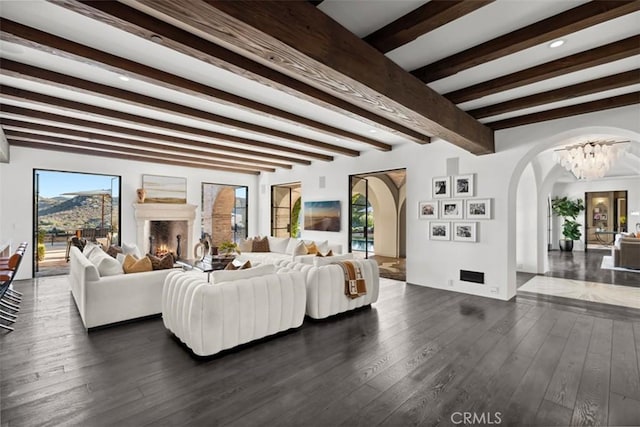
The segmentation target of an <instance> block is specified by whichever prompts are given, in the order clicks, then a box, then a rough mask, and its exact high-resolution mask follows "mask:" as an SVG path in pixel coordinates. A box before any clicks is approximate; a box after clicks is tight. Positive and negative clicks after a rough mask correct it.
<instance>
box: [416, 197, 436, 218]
mask: <svg viewBox="0 0 640 427" xmlns="http://www.w3.org/2000/svg"><path fill="white" fill-rule="evenodd" d="M418 218H420V219H438V201H437V200H435V201H432V202H420V203H418Z"/></svg>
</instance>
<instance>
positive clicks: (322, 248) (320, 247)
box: [315, 240, 329, 254]
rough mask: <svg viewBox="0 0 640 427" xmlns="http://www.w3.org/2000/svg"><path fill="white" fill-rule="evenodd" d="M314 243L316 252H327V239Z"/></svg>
mask: <svg viewBox="0 0 640 427" xmlns="http://www.w3.org/2000/svg"><path fill="white" fill-rule="evenodd" d="M315 244H316V248H318V252H322V253H323V254H326V253H327V252H329V241H328V240H323V241H316V242H315Z"/></svg>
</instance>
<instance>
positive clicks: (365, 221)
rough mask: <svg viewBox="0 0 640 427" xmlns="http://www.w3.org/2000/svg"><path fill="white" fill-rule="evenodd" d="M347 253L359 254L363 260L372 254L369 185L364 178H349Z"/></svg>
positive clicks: (353, 176) (371, 218)
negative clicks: (362, 256)
mask: <svg viewBox="0 0 640 427" xmlns="http://www.w3.org/2000/svg"><path fill="white" fill-rule="evenodd" d="M349 185H350V189H351V197H350V199H349V200H350V201H349V212H350V215H349V252H361V253H362V254H363V255H364V257H365V258H369V254H370V253H371V252H373V230H372V229H371V225H372V223H373V217H372V214H373V212H372V210H371V204H370V203H369V183H368V181H367V179H366V178H361V177H359V176H355V175H352V176H351V177H350V184H349Z"/></svg>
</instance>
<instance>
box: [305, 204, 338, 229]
mask: <svg viewBox="0 0 640 427" xmlns="http://www.w3.org/2000/svg"><path fill="white" fill-rule="evenodd" d="M304 229H305V230H318V231H340V201H339V200H335V201H328V202H304Z"/></svg>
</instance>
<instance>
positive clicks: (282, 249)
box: [267, 237, 290, 254]
mask: <svg viewBox="0 0 640 427" xmlns="http://www.w3.org/2000/svg"><path fill="white" fill-rule="evenodd" d="M267 239H268V240H269V251H270V252H277V253H279V254H284V253H286V252H287V245H289V240H290V238H289V237H267Z"/></svg>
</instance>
